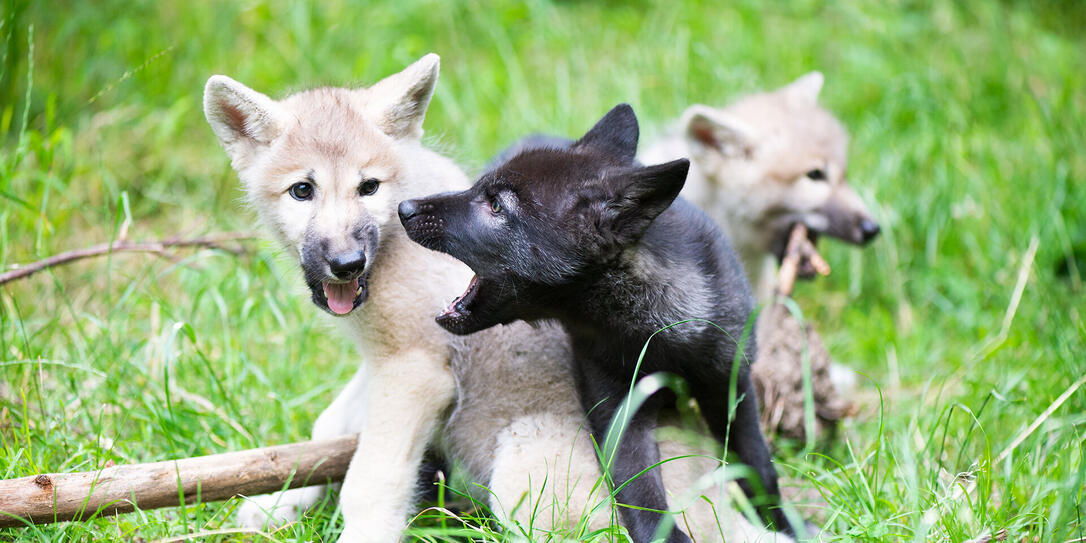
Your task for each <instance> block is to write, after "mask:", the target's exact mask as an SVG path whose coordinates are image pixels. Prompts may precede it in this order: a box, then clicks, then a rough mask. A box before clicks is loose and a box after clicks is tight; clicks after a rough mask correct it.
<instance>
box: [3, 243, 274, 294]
mask: <svg viewBox="0 0 1086 543" xmlns="http://www.w3.org/2000/svg"><path fill="white" fill-rule="evenodd" d="M257 237H259V236H257V235H256V234H253V233H249V232H230V233H226V234H219V235H216V236H207V237H201V238H193V239H167V240H160V241H145V242H137V241H128V240H125V239H119V240H117V241H114V242H112V243H100V244H98V245H94V246H92V247H87V248H86V249H76V250H74V251H66V252H63V253H60V254H57V255H53V256H51V257H49V258H46V259H42V260H39V261H37V262H32V263H30V264H27V265H25V266H20V267H18V268H15V269H14V270H11V271H7V272H4V273H0V285H3V284H4V283H7V282H9V281H14V280H16V279H22V278H24V277H28V276H30V275H33V274H35V273H38V272H40V271H42V270H44V269H47V268H52V267H53V266H59V265H61V264H68V263H70V262H74V261H76V260H82V259H84V258H90V257H95V256H102V255H106V254H109V253H122V252H129V253H162V252H163V251H164V250H165V249H167V248H169V247H209V248H213V249H221V250H224V251H230V252H232V253H238V252H240V251H239V250H237V249H232V248H230V247H226V246H225V245H223V243H224V242H227V241H240V240H247V239H253V238H257Z"/></svg>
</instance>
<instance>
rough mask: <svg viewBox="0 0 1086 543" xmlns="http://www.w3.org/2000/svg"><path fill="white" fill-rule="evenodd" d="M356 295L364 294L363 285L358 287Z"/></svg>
mask: <svg viewBox="0 0 1086 543" xmlns="http://www.w3.org/2000/svg"><path fill="white" fill-rule="evenodd" d="M354 295H355V296H361V295H362V287H361V286H360V287H358V290H357V291H355V293H354Z"/></svg>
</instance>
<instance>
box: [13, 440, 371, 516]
mask: <svg viewBox="0 0 1086 543" xmlns="http://www.w3.org/2000/svg"><path fill="white" fill-rule="evenodd" d="M357 445H358V439H357V436H344V437H339V438H336V439H328V440H322V441H305V442H302V443H292V444H290V445H278V446H275V447H265V448H262V449H250V450H247V451H238V452H231V453H223V454H213V455H209V456H199V457H196V458H184V459H181V460H167V461H165V462H154V463H151V464H130V465H122V466H112V467H107V468H104V469H102V470H100V471H88V472H82V473H52V474H41V475H36V476H35V475H32V476H29V477H22V478H19V479H10V480H6V481H0V528H4V527H10V526H25V525H28V524H48V523H51V522H61V521H67V520H89V519H90V518H92V517H95V516H101V515H116V514H120V513H128V512H131V511H134V510H135V509H136V508H137V507H138V508H140V509H143V510H146V509H155V508H159V507H170V506H176V505H180V504H181V503H182V501H184V503H194V502H197V501H198V502H201V503H203V502H212V501H218V500H225V499H227V498H230V497H233V496H243V495H244V496H254V495H257V494H266V493H268V492H274V491H276V490H280V489H283V488H297V487H300V486H306V485H314V484H325V483H328V482H334V481H340V480H342V479H343V476H344V475H345V474H346V473H347V464H348V463H349V462H350V460H351V456H352V455H353V454H354V450H355V448H356V447H357Z"/></svg>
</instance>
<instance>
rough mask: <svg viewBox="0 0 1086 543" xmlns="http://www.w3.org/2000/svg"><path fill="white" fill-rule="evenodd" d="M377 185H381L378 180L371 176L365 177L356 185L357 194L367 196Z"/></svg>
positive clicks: (374, 190) (373, 191)
mask: <svg viewBox="0 0 1086 543" xmlns="http://www.w3.org/2000/svg"><path fill="white" fill-rule="evenodd" d="M379 186H381V182H380V181H378V180H376V179H373V178H370V179H367V180H365V181H363V182H362V183H361V184H360V185H358V194H360V195H362V196H369V195H371V194H373V193H375V192H377V187H379Z"/></svg>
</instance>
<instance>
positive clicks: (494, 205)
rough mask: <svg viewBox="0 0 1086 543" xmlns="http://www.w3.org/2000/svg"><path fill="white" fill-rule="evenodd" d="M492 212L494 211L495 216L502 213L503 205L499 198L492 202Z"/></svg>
mask: <svg viewBox="0 0 1086 543" xmlns="http://www.w3.org/2000/svg"><path fill="white" fill-rule="evenodd" d="M490 210H491V211H493V212H494V214H495V215H497V214H498V213H501V212H502V204H501V202H499V201H498V199H497V198H494V199H492V200H490Z"/></svg>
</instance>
